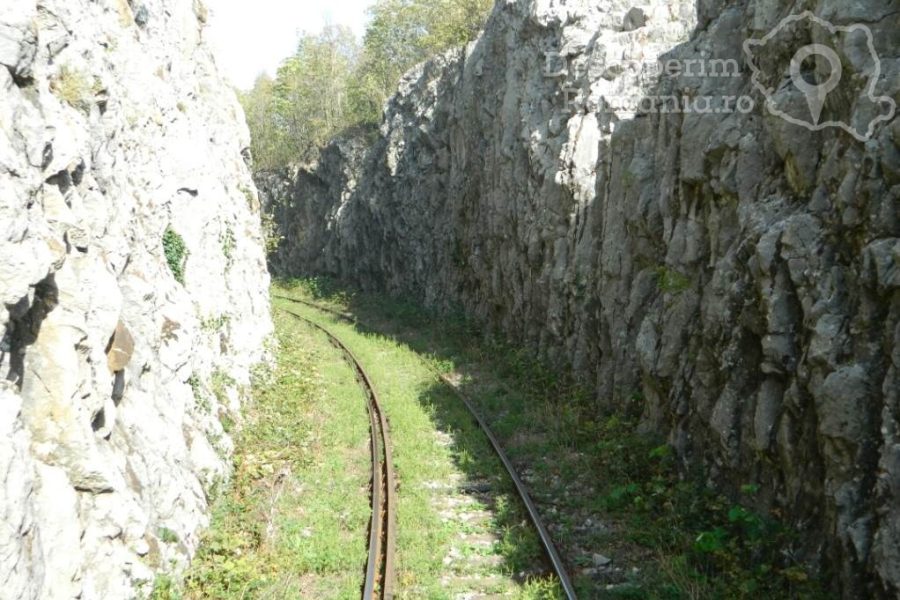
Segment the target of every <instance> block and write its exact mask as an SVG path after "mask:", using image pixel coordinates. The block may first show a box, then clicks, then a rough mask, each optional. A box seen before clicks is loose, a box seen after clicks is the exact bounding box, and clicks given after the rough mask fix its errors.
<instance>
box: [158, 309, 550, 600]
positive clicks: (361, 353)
mask: <svg viewBox="0 0 900 600" xmlns="http://www.w3.org/2000/svg"><path fill="white" fill-rule="evenodd" d="M277 307H282V308H288V309H290V310H292V311H294V312H297V313H302V314H303V315H304V316H308V317H310V318H312V319H314V320H316V321H318V322H320V323H322V324H323V325H326V326H327V327H328V328H329V329H330V330H332V331H333V332H334V333H335V334H337V335H338V336H339V337H341V339H342V340H343V341H344V342H345V343H346V344H347V345H348V346H349V347H350V348H351V349H352V350H353V352H354V353H355V354H356V355H357V357H358V358H359V359H360V361H361V362H362V363H363V364H364V365H365V367H366V369H367V370H368V371H369V374H370V376H371V377H372V379H373V381H374V384H375V386H376V388H377V389H378V392H379V395H380V397H381V401H382V403H383V408H384V410H385V412H386V414H387V416H388V418H389V427H390V434H391V437H392V440H393V442H394V461H395V468H396V472H397V476H398V519H397V525H398V539H397V571H398V573H397V574H398V586H397V587H398V595H397V597H398V598H416V599H420V598H421V599H428V600H441V599H444V598H446V599H448V600H449V599H452V598H460V597H469V596H468V595H467V594H469V593H471V592H472V591H473V590H475V591H477V592H479V593H481V592H487V593H497V594H502V595H503V596H504V597H509V598H520V599H523V600H527V599H534V600H537V599H552V598H559V597H560V593H559V590H558V589H557V584H556V582H555V581H554V580H553V579H552V578H548V577H547V576H546V575H545V574H544V573H545V568H544V567H545V565H544V564H543V557H542V554H541V551H540V547H539V545H538V541H537V538H536V535H535V534H534V532H533V531H532V530H531V528H530V527H529V526H528V524H527V522H526V520H525V515H524V511H523V509H522V508H521V507H520V506H519V505H518V503H517V501H516V499H515V497H514V495H513V493H512V486H511V483H510V482H509V481H508V480H507V478H506V477H505V475H504V473H503V471H502V466H501V465H500V463H499V461H498V460H497V459H495V458H494V457H493V455H492V453H491V452H490V448H489V446H488V443H487V441H486V440H485V438H484V437H483V436H482V435H481V433H480V432H479V430H478V429H477V427H476V425H475V424H474V423H473V421H472V419H471V418H470V417H469V416H468V414H467V413H466V412H465V410H464V409H463V407H462V406H461V405H460V404H459V402H458V401H457V399H456V397H455V396H454V395H453V394H452V393H451V392H450V391H449V390H448V388H447V387H446V386H444V385H442V384H440V383H439V382H438V380H437V379H436V377H435V376H434V373H433V372H432V371H431V370H429V368H428V366H427V365H426V363H424V362H423V361H422V360H421V359H420V358H419V356H418V355H417V354H416V353H415V352H414V351H412V350H411V349H410V348H409V347H407V346H406V345H403V344H399V343H397V342H395V341H393V340H391V339H389V338H385V337H383V336H378V335H372V334H365V333H362V332H360V331H357V330H356V329H355V328H353V327H351V326H348V325H346V324H343V323H338V322H334V321H331V320H329V319H325V318H322V315H321V314H320V313H318V312H317V311H315V310H311V309H306V310H304V309H302V308H299V307H297V306H295V305H291V304H288V303H284V302H276V310H275V312H274V318H275V323H276V332H277V335H278V340H279V344H280V349H279V355H278V366H277V369H276V370H275V371H274V373H273V374H271V376H270V377H267V378H262V379H260V380H259V381H257V382H256V385H255V390H254V399H255V401H254V404H253V406H250V407H248V408H247V411H246V415H245V421H244V422H243V423H242V424H241V427H240V428H239V429H238V435H237V440H236V441H237V452H236V454H235V458H234V466H235V476H234V480H233V482H232V485H231V487H230V488H229V490H228V491H226V492H225V493H224V495H223V496H222V497H221V498H219V499H218V500H217V501H216V503H215V505H214V517H213V523H212V527H211V529H210V531H209V532H208V534H207V535H206V536H205V540H204V543H203V546H202V548H201V550H200V552H199V554H198V556H197V558H196V560H195V562H194V564H193V566H192V568H191V570H190V572H189V573H188V574H187V577H186V579H185V582H184V585H183V586H178V585H177V584H176V583H175V582H173V581H171V580H168V579H167V580H165V581H164V582H161V583H164V585H159V586H158V587H157V590H156V592H155V594H154V596H153V598H154V599H155V600H168V599H174V598H182V597H183V598H189V599H198V600H199V599H201V598H216V599H225V600H227V599H238V598H271V599H273V600H274V599H281V598H311V599H316V600H319V599H326V598H358V597H359V593H360V587H361V584H362V579H363V570H364V565H365V559H366V550H367V548H366V542H367V532H368V522H369V517H370V506H369V470H368V469H369V455H368V441H369V434H368V418H367V414H366V408H365V406H366V405H365V398H364V396H363V394H362V392H361V390H360V389H359V388H358V384H357V383H356V381H355V378H354V374H353V372H352V371H351V369H350V368H349V367H348V366H347V365H346V364H345V363H344V361H343V360H342V357H341V355H340V353H339V352H338V351H337V350H335V349H334V348H333V347H332V346H331V345H330V344H329V343H328V341H327V340H326V338H325V337H324V335H323V334H321V333H319V332H316V331H314V330H312V329H311V328H310V327H309V326H308V325H306V324H303V323H301V322H300V321H298V320H296V319H293V318H292V317H290V316H288V315H286V314H285V313H284V312H281V311H279V310H277ZM473 484H474V485H476V487H477V486H486V487H487V491H483V490H482V491H480V492H471V491H466V488H467V487H468V486H470V485H473ZM179 588H180V589H179Z"/></svg>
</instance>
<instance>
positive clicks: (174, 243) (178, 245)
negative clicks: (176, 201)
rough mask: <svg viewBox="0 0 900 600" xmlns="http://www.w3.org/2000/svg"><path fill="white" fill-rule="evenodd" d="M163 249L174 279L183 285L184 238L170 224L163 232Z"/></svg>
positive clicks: (185, 247)
mask: <svg viewBox="0 0 900 600" xmlns="http://www.w3.org/2000/svg"><path fill="white" fill-rule="evenodd" d="M163 251H164V253H165V255H166V262H167V263H169V270H170V271H172V276H173V277H175V281H177V282H178V283H180V284H182V285H184V263H185V262H186V261H187V256H188V250H187V246H186V245H185V243H184V238H183V237H181V236H180V235H179V234H178V232H177V231H175V230H174V229H172V227H171V225H170V226H169V227H167V228H166V232H165V233H164V234H163Z"/></svg>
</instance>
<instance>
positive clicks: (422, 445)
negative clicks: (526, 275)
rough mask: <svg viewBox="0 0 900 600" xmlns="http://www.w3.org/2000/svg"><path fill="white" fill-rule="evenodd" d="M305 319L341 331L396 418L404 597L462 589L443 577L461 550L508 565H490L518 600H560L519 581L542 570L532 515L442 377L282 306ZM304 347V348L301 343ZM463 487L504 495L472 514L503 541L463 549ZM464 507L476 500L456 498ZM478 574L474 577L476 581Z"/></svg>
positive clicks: (346, 328)
mask: <svg viewBox="0 0 900 600" xmlns="http://www.w3.org/2000/svg"><path fill="white" fill-rule="evenodd" d="M276 305H277V306H283V307H286V308H288V309H289V310H291V311H294V312H296V313H298V314H303V315H304V316H306V317H308V318H311V319H313V320H315V321H319V322H321V323H323V324H324V325H326V326H327V327H328V328H329V329H330V330H332V331H334V333H335V334H336V335H338V336H339V337H340V338H341V339H342V340H343V341H344V342H345V343H346V344H348V346H349V347H350V348H351V349H352V350H353V352H354V354H355V355H356V356H357V358H358V359H359V360H360V361H361V362H362V363H363V364H364V365H365V367H366V369H367V371H368V372H369V375H370V376H371V377H372V379H373V382H374V384H375V386H376V388H377V390H378V392H379V395H380V398H381V402H382V405H383V407H384V410H385V412H386V413H387V416H388V418H389V422H390V430H391V438H392V440H393V443H394V464H395V468H396V471H397V477H398V481H399V482H400V490H399V494H398V498H397V501H398V514H397V526H398V530H397V531H398V538H397V583H398V588H399V589H398V592H399V593H400V594H401V595H400V596H399V597H402V598H429V599H444V598H452V597H454V593H455V592H456V591H457V590H454V589H453V584H448V583H447V582H446V581H444V580H443V577H444V576H446V575H448V571H449V570H450V569H449V568H448V566H447V565H446V563H445V559H446V558H447V556H448V555H449V554H451V551H452V549H453V548H454V547H458V550H459V551H460V552H461V553H462V554H463V555H467V554H473V553H477V554H479V555H482V554H483V555H486V556H488V557H495V558H497V559H500V563H501V564H500V566H493V567H485V570H484V571H483V573H482V574H485V575H494V576H495V577H497V578H498V579H499V580H500V583H499V584H498V585H501V586H505V587H503V588H502V590H503V591H506V592H509V593H510V594H511V597H513V598H522V599H529V598H534V599H538V598H541V599H552V598H557V597H559V590H558V589H557V585H556V583H555V582H554V581H552V580H547V579H545V578H542V577H535V576H533V575H530V576H529V577H528V581H526V582H525V584H523V585H520V584H518V583H516V582H515V581H514V578H515V577H516V576H517V574H519V573H522V572H525V573H529V572H530V571H531V569H533V568H534V566H535V565H536V564H539V563H540V557H541V549H540V546H539V542H538V539H537V536H536V534H535V533H534V532H533V530H532V528H531V527H530V526H529V525H528V524H527V521H526V516H525V513H524V509H523V508H522V507H521V506H520V505H519V503H518V501H517V500H516V499H515V496H514V491H513V488H512V483H511V482H509V481H508V480H507V479H506V477H505V476H503V475H502V474H503V467H502V465H501V464H500V462H499V460H498V459H497V458H496V457H495V456H494V455H493V453H492V451H491V450H490V446H489V444H488V441H487V439H486V438H485V437H484V436H483V434H482V433H481V431H480V430H479V429H478V427H477V426H476V425H475V424H474V422H473V420H472V419H471V417H470V416H469V413H468V412H467V411H466V410H465V408H464V407H463V406H462V405H461V404H460V402H459V400H458V399H457V398H456V396H455V395H454V394H453V393H452V392H451V391H450V390H449V389H448V388H447V387H446V386H445V385H444V384H442V383H440V382H439V381H438V379H437V378H436V377H435V374H434V372H433V371H432V370H431V368H430V367H429V365H428V364H427V363H425V362H424V361H422V360H421V358H420V356H419V355H418V353H416V352H415V351H414V350H412V349H410V348H409V347H408V346H406V345H405V344H401V343H398V342H396V341H394V340H392V339H390V338H386V337H384V336H381V335H377V334H373V333H363V332H360V331H358V330H356V329H355V328H354V327H352V326H350V325H348V324H346V323H342V322H336V321H334V320H331V319H327V318H324V317H323V315H322V314H321V313H319V312H318V311H315V310H313V309H309V308H304V307H301V306H296V305H293V304H287V303H284V302H282V301H276ZM292 343H294V344H296V343H297V341H295V340H293V341H292ZM456 480H462V481H490V482H491V485H492V487H494V488H495V490H496V501H495V504H494V505H493V506H484V505H482V504H481V503H479V502H474V503H473V507H474V509H477V510H481V511H486V512H488V513H489V514H490V515H491V516H490V522H489V524H488V525H489V531H490V532H491V533H492V534H493V535H496V536H497V537H498V539H499V542H498V543H497V544H496V545H495V546H493V547H490V548H487V549H483V548H473V547H468V546H465V545H464V544H460V542H459V540H460V538H461V537H462V536H463V535H464V534H466V533H471V531H470V528H471V527H473V524H472V523H471V522H467V521H466V520H463V519H449V520H446V519H444V518H442V514H441V513H442V510H446V509H442V505H441V504H440V501H441V500H445V499H446V497H447V492H442V491H440V487H441V486H440V484H441V483H443V484H444V485H446V482H452V481H456ZM456 494H457V495H456V496H453V497H452V498H453V499H454V500H455V501H456V502H472V501H471V500H470V499H467V498H466V497H465V495H464V494H461V493H460V492H456ZM469 574H471V573H466V575H469Z"/></svg>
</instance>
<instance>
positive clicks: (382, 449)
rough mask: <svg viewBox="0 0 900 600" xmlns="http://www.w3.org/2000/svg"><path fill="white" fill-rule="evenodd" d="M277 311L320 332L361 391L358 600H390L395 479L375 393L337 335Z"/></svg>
mask: <svg viewBox="0 0 900 600" xmlns="http://www.w3.org/2000/svg"><path fill="white" fill-rule="evenodd" d="M280 310H282V311H283V312H285V313H286V314H289V315H291V316H292V317H294V318H296V319H299V320H301V321H303V322H305V323H306V324H308V325H309V326H310V327H313V328H315V329H317V330H319V331H321V332H322V333H324V334H325V335H326V336H327V337H328V340H329V341H330V342H331V344H332V345H334V346H335V347H336V348H337V349H339V350H340V351H341V352H342V353H343V355H344V359H345V360H346V361H347V363H348V364H349V365H350V366H351V367H352V368H353V371H354V372H355V373H356V378H357V380H358V381H359V383H360V386H361V387H362V388H363V390H364V392H365V395H366V400H367V404H368V409H369V410H368V412H369V426H370V430H371V455H372V493H371V495H372V519H371V522H370V525H369V556H368V560H367V563H366V579H365V582H364V584H363V591H362V599H363V600H372V599H377V600H392V599H393V597H394V588H395V570H394V553H395V548H396V539H397V536H396V523H397V516H396V515H397V502H396V478H395V476H394V461H393V456H392V453H393V451H392V448H391V439H390V433H389V429H388V423H387V417H386V416H385V414H384V411H382V410H381V402H380V401H379V399H378V393H377V392H376V391H375V386H374V385H373V384H372V380H371V378H370V377H369V375H368V374H367V373H366V371H365V369H364V368H363V366H362V364H361V363H360V362H359V361H358V360H357V359H356V357H355V356H354V355H353V352H351V351H350V349H349V348H348V347H347V346H346V345H345V344H344V343H343V342H342V341H341V340H340V339H339V338H338V337H337V336H335V335H334V334H333V333H331V332H330V331H329V330H328V329H326V328H325V327H322V326H321V325H319V324H318V323H316V322H315V321H312V320H310V319H307V318H306V317H304V316H301V315H298V314H296V313H294V312H291V311H289V310H285V309H280Z"/></svg>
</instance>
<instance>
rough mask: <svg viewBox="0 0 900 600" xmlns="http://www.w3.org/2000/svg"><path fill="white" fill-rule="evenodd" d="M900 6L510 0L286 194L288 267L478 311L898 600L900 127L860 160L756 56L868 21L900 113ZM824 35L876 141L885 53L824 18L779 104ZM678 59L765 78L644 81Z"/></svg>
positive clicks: (886, 128)
mask: <svg viewBox="0 0 900 600" xmlns="http://www.w3.org/2000/svg"><path fill="white" fill-rule="evenodd" d="M898 8H900V6H898V4H897V2H894V1H892V2H883V1H876V0H858V1H856V2H851V3H843V2H834V1H831V0H821V1H818V2H788V3H783V2H769V1H766V0H733V1H728V0H703V1H701V2H692V1H689V0H681V1H679V2H654V1H648V2H644V3H643V4H642V5H641V6H637V7H636V6H634V5H632V4H631V3H626V2H588V1H575V2H555V1H552V0H532V1H525V0H521V1H511V0H509V1H501V2H498V5H497V7H496V9H495V11H494V13H493V15H492V17H491V19H490V21H489V23H488V26H487V29H486V31H485V33H484V34H483V35H482V37H481V38H480V39H479V40H478V41H477V42H476V43H474V44H472V45H471V46H470V47H469V48H467V49H466V50H464V51H463V50H460V51H455V52H451V53H448V54H447V55H445V56H442V57H439V58H437V59H435V60H433V61H431V62H429V63H427V64H424V65H422V66H420V67H418V68H416V69H415V70H413V71H412V72H410V73H409V74H408V75H407V76H406V78H405V79H404V81H403V82H402V83H401V85H400V89H399V92H398V94H397V95H396V96H395V97H394V98H393V99H392V100H391V102H390V104H389V105H388V107H387V110H386V114H385V120H384V122H383V124H382V126H381V134H380V138H379V139H378V141H377V142H376V143H375V144H374V145H372V146H367V144H366V143H365V142H364V141H363V140H362V139H361V138H350V139H342V140H339V141H336V142H335V143H334V144H332V145H331V146H330V147H329V148H327V149H326V150H325V151H324V152H323V155H322V157H321V160H320V161H319V162H318V163H317V164H316V165H312V166H307V167H305V168H301V169H300V171H299V174H298V175H297V176H295V177H293V178H292V179H290V181H288V182H282V183H280V184H279V185H280V186H281V188H280V189H281V191H280V192H277V193H276V194H274V196H273V197H272V198H271V199H270V202H273V203H274V204H275V209H274V210H275V212H276V214H277V216H278V219H279V221H280V222H281V225H282V228H283V233H284V234H285V235H286V237H287V240H286V242H285V243H284V245H283V246H282V248H281V250H280V252H279V254H278V256H277V257H276V258H275V259H274V265H275V266H276V268H277V269H278V270H279V271H280V272H281V273H282V274H301V273H302V274H309V273H318V274H328V275H333V276H337V277H340V278H343V279H345V280H347V281H350V282H352V283H355V284H357V285H360V286H362V287H364V288H369V289H378V290H386V291H388V292H392V293H395V294H402V295H404V296H405V297H409V298H415V299H417V300H419V301H421V302H423V303H425V304H427V305H430V306H434V307H438V308H441V307H447V306H450V305H461V306H462V307H464V308H465V309H466V311H467V312H468V313H469V314H471V315H473V316H475V317H477V318H478V319H480V320H481V321H482V322H483V323H485V324H486V325H488V326H489V327H490V328H492V329H494V330H496V331H500V332H503V333H504V334H506V335H508V336H510V337H511V338H513V339H514V340H517V341H520V342H522V343H525V344H528V345H530V346H531V347H533V348H535V349H536V351H538V352H539V353H540V355H541V356H542V357H544V358H545V359H547V360H549V361H551V362H553V363H555V364H558V365H560V366H561V367H570V368H572V369H573V370H574V371H575V372H576V373H577V374H578V375H579V376H580V377H582V378H584V379H585V380H588V381H590V382H592V383H593V384H594V386H595V388H596V390H597V402H598V406H600V407H606V408H609V407H615V406H618V405H621V404H622V403H623V402H625V401H627V399H628V398H631V397H637V398H640V399H642V401H643V420H644V422H645V426H646V427H648V428H653V429H655V430H658V431H664V432H667V433H668V435H669V439H670V441H671V443H672V444H673V445H674V446H675V448H676V449H677V451H678V453H679V456H680V457H681V458H682V460H683V464H684V466H685V468H686V469H689V468H693V467H697V466H702V467H704V468H705V469H706V470H707V472H708V473H709V475H710V477H711V478H712V479H713V480H714V481H716V482H718V483H719V484H720V485H722V486H723V487H724V488H725V489H732V490H734V489H737V488H738V486H740V485H742V484H749V483H756V484H759V485H760V486H761V489H762V495H761V498H760V508H761V509H764V508H773V509H775V508H777V509H778V510H779V512H780V513H781V514H783V515H785V516H786V518H787V519H788V521H789V522H790V523H791V524H792V525H793V526H794V527H795V528H796V530H797V532H798V536H797V544H796V547H795V548H790V549H785V550H786V552H793V553H794V555H795V556H796V557H798V558H800V559H803V560H808V561H812V562H813V563H817V564H819V565H820V566H822V567H823V568H825V569H826V570H827V571H828V572H831V573H834V574H835V585H836V586H840V589H841V590H843V594H844V596H845V597H848V598H849V597H859V598H863V597H873V596H879V595H883V596H885V597H894V596H895V594H897V593H900V496H898V493H900V349H898V341H900V217H898V207H900V202H898V196H900V171H898V168H900V159H898V157H900V121H898V120H897V119H896V118H894V119H893V120H891V121H888V122H885V121H884V120H883V119H882V121H881V122H880V123H878V124H877V125H876V126H875V127H874V130H873V131H874V133H873V135H872V136H871V139H869V140H868V141H865V142H861V141H859V140H857V139H856V138H855V137H854V136H853V135H851V134H850V133H848V132H847V131H844V130H841V129H838V128H828V129H826V130H822V131H811V130H808V129H804V128H802V127H799V126H797V125H794V124H791V123H790V122H788V121H786V120H784V119H782V118H779V117H776V116H774V115H772V114H771V113H770V112H769V111H767V110H765V109H764V107H763V104H764V98H763V97H762V95H761V93H760V91H759V88H757V87H756V86H755V85H754V82H753V79H752V75H753V70H752V69H751V61H750V60H749V59H748V57H747V55H745V53H744V51H743V47H742V44H743V41H744V40H747V39H750V38H763V36H765V35H766V34H767V33H768V32H769V31H771V30H772V29H773V28H774V27H775V26H777V25H778V24H779V22H780V21H781V20H782V19H783V18H784V17H786V16H788V15H790V14H800V13H802V12H803V10H805V9H811V10H813V11H814V12H815V14H816V15H818V16H819V17H822V18H825V19H829V20H830V21H831V22H832V23H834V24H836V25H840V26H849V25H851V24H854V23H862V24H865V25H866V26H867V27H868V28H869V29H870V30H871V32H872V36H873V42H874V46H875V47H876V48H877V49H878V53H879V55H880V58H881V77H880V78H878V79H877V80H876V81H875V89H876V92H877V94H878V95H879V96H885V97H887V98H889V99H893V101H895V102H896V101H897V100H898V98H900V77H898V75H900V59H898V52H900V43H898V38H897V36H896V31H898V27H900V11H898V10H897V9H898ZM798 40H800V41H804V42H805V43H808V42H811V41H819V42H824V43H827V44H830V45H831V46H832V47H836V48H837V49H838V54H839V56H840V58H841V61H842V66H843V70H844V79H843V80H842V85H843V87H841V88H840V89H838V90H837V93H836V94H834V95H833V96H829V99H828V102H827V104H826V113H827V114H829V115H835V116H836V117H837V118H841V119H843V120H845V121H846V122H847V123H848V124H850V125H852V127H853V129H852V131H854V132H856V133H859V132H860V131H864V130H865V129H866V126H867V123H869V122H872V121H873V120H874V119H875V117H877V116H878V115H879V114H882V115H886V112H887V103H886V102H883V103H882V104H881V105H878V104H877V103H875V104H873V103H872V102H871V101H869V100H868V99H867V97H866V95H865V93H864V89H863V88H864V86H866V85H867V81H868V79H867V78H866V73H871V71H872V66H873V65H872V59H871V56H870V55H869V54H868V53H867V51H866V49H867V46H866V42H865V38H863V37H860V33H859V31H853V32H847V33H832V32H831V31H829V30H828V29H823V28H822V27H821V26H818V25H814V24H810V23H809V22H806V23H802V24H800V25H797V26H795V27H794V29H792V30H790V31H789V32H788V33H786V34H782V35H776V36H774V37H773V38H772V43H770V44H768V45H766V46H765V47H762V48H757V49H755V50H754V52H755V53H756V55H755V57H754V60H753V61H752V64H754V65H760V69H761V71H762V73H761V75H760V77H759V81H760V84H761V85H764V86H769V87H772V89H773V95H774V101H775V103H776V104H777V105H779V106H781V107H783V108H784V110H786V111H792V110H799V109H798V107H799V108H802V109H803V110H807V109H806V102H805V98H804V97H802V96H800V95H798V94H797V93H796V92H795V91H793V90H791V89H790V86H786V85H784V82H785V76H786V74H787V73H788V70H787V67H788V65H789V62H790V58H791V53H792V52H793V50H792V49H793V48H796V44H797V42H798ZM547 52H550V53H551V59H552V61H553V62H554V64H551V65H550V66H549V67H548V64H547ZM658 57H663V58H664V59H665V60H669V59H677V60H680V61H682V63H684V61H689V60H699V59H704V60H710V59H720V60H725V59H734V60H736V61H737V64H738V66H739V68H738V71H737V72H736V73H735V75H736V76H735V77H708V76H707V77H699V76H697V75H696V72H694V73H693V74H692V73H681V74H674V75H672V76H664V77H658V76H654V77H650V78H641V77H638V73H636V72H635V71H633V70H632V69H630V68H629V64H632V61H650V62H655V61H656V60H657V58H658ZM560 65H561V66H560ZM548 74H550V75H554V76H553V77H548V76H547V75H548ZM826 75H827V72H826ZM567 89H568V91H566V90H567ZM865 89H868V88H865ZM567 94H568V97H569V99H573V98H574V99H575V100H577V101H579V104H578V106H577V109H576V110H574V111H572V110H570V109H569V108H568V107H567V103H566V95H567ZM622 95H635V96H636V97H637V98H647V97H652V96H667V95H677V96H679V97H680V96H688V97H691V98H696V97H698V96H710V97H715V98H722V97H724V96H730V95H733V96H740V95H747V96H749V97H750V98H752V99H753V100H754V101H755V108H753V109H752V110H749V111H746V112H745V113H744V112H735V111H731V112H710V113H703V114H699V113H696V112H695V113H691V114H686V113H675V112H670V113H665V114H663V113H661V112H660V111H658V110H656V111H650V110H644V111H643V112H642V111H636V112H637V114H635V111H629V110H627V108H628V107H627V106H626V107H625V109H623V108H622V107H620V106H619V105H617V104H615V103H614V101H613V99H614V98H615V97H617V96H622ZM367 147H368V149H365V148H367ZM264 187H266V188H267V189H278V186H273V185H271V184H267V185H266V186H264ZM836 589H837V588H836Z"/></svg>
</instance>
